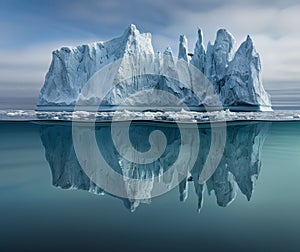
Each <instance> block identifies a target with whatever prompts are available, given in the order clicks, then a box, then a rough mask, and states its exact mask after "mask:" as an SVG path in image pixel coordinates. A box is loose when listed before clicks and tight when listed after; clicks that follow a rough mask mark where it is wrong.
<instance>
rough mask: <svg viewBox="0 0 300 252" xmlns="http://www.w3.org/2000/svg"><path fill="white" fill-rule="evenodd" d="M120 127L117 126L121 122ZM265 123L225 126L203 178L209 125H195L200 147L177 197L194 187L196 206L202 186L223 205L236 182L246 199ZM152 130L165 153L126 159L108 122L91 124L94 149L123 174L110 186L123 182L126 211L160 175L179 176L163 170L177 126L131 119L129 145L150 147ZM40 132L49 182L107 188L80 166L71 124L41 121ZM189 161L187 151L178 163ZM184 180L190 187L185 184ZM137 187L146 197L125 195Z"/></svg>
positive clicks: (176, 144)
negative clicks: (219, 149)
mask: <svg viewBox="0 0 300 252" xmlns="http://www.w3.org/2000/svg"><path fill="white" fill-rule="evenodd" d="M81 127H82V131H83V132H84V131H85V130H92V129H91V128H89V127H84V125H82V126H81ZM119 127H122V124H120V125H119ZM270 127H271V123H270V122H257V123H247V124H239V125H230V126H229V127H228V128H227V142H226V146H225V150H224V154H223V156H222V159H221V162H220V163H219V165H218V167H217V169H216V170H215V172H214V173H213V175H212V176H211V177H210V178H209V179H208V180H207V181H206V183H205V184H200V183H199V182H198V181H199V177H200V174H201V172H202V169H203V167H204V164H205V162H206V160H207V158H208V153H209V149H210V144H211V129H210V127H199V136H200V139H201V140H200V147H201V151H200V152H199V153H198V156H197V160H196V163H195V164H194V166H193V167H192V169H191V170H190V171H188V170H186V173H185V174H184V175H185V179H183V180H182V181H181V182H180V184H179V187H178V190H179V199H180V200H181V201H184V200H185V199H186V198H187V197H188V193H189V191H194V193H196V195H197V198H198V202H197V208H198V210H200V208H201V207H202V205H203V199H204V190H205V188H207V190H208V193H209V194H210V193H211V192H213V191H214V193H215V195H216V199H217V203H218V205H219V206H223V207H225V206H228V205H229V204H230V203H231V202H233V201H234V199H235V197H236V195H237V193H238V188H239V189H240V192H241V193H242V194H243V195H245V197H246V198H247V199H248V200H250V198H251V196H252V193H253V190H254V185H255V182H256V179H257V178H258V175H259V173H260V169H261V166H262V164H261V151H262V147H263V144H264V141H265V139H266V137H267V135H268V132H269V129H270ZM154 130H161V131H163V133H164V134H165V136H166V138H167V139H168V141H167V145H166V149H165V151H164V153H163V154H162V155H161V156H160V157H159V158H158V159H157V160H155V161H154V162H152V163H149V164H136V163H131V162H129V161H128V160H127V159H126V158H124V157H122V156H121V155H120V154H119V153H118V152H117V151H116V149H115V146H114V144H113V142H112V139H111V136H110V135H111V133H110V131H111V130H110V125H109V124H101V125H97V126H96V128H95V136H96V138H97V141H98V143H99V150H100V151H101V152H102V154H103V156H104V157H105V162H107V163H109V165H110V166H111V168H113V169H114V170H115V171H116V172H118V173H119V174H121V175H122V176H123V179H124V180H123V183H121V184H116V185H115V186H116V187H120V188H121V187H126V188H127V191H128V197H124V198H120V199H121V200H123V201H124V204H125V206H126V207H127V208H128V209H129V210H131V211H134V210H135V209H136V207H138V205H139V204H140V203H150V201H151V198H152V193H153V190H154V188H153V184H154V182H155V181H156V180H160V183H162V184H165V185H171V184H172V182H173V181H175V180H177V179H178V176H179V174H178V172H174V173H171V174H169V175H168V176H166V174H163V173H164V172H165V171H166V170H167V169H169V166H170V165H171V164H172V163H174V161H175V160H176V159H177V158H178V153H179V149H180V148H181V146H180V145H181V137H180V131H179V129H178V127H165V126H164V125H163V124H155V123H147V124H143V123H133V125H132V127H131V130H130V135H131V139H132V140H133V145H134V147H135V148H136V149H137V150H141V151H145V150H147V149H148V148H149V142H148V141H147V137H148V136H149V135H150V133H151V132H153V131H154ZM184 130H185V131H190V128H189V127H186V128H185V129H184ZM40 137H41V141H42V143H43V146H44V148H45V155H46V159H47V161H48V163H49V166H50V169H51V173H52V183H53V185H54V186H56V187H60V188H63V189H75V190H76V189H77V190H85V191H89V192H91V193H94V194H107V192H105V190H104V189H103V188H100V187H98V186H97V185H96V184H95V183H94V182H93V181H91V179H90V178H89V177H88V176H87V175H86V173H85V172H84V170H83V169H82V167H81V166H80V164H79V162H78V157H77V156H76V153H75V151H74V144H73V140H72V127H71V125H70V124H55V125H54V124H51V123H43V124H41V127H40ZM185 144H190V143H185ZM85 146H86V148H87V153H92V148H91V147H90V145H89V144H86V145H85ZM122 148H123V149H124V150H127V149H130V148H129V146H127V145H126V144H125V145H122ZM62 153H63V154H62ZM89 158H94V156H93V155H92V154H91V155H90V157H89ZM189 162H191V160H190V159H189V158H188V154H187V156H186V158H185V159H183V160H182V161H181V162H180V166H181V165H182V166H184V167H187V166H188V163H189ZM103 166H104V163H99V164H98V168H99V169H102V167H103ZM176 171H177V170H176ZM108 177H109V176H105V178H106V179H107V181H108V182H107V183H109V181H111V180H109V179H108ZM128 178H134V179H146V178H147V179H148V181H149V182H148V183H146V184H144V186H143V187H135V184H134V183H132V181H130V180H129V179H128ZM189 182H191V183H189ZM189 184H190V187H191V188H188V187H189ZM139 192H142V193H143V194H144V195H145V199H138V200H137V199H131V198H130V196H129V195H132V193H136V194H138V193H139ZM112 196H113V195H112ZM113 197H116V196H113Z"/></svg>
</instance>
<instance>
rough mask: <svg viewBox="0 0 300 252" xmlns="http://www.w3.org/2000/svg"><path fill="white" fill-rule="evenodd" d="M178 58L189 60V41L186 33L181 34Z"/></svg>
mask: <svg viewBox="0 0 300 252" xmlns="http://www.w3.org/2000/svg"><path fill="white" fill-rule="evenodd" d="M178 59H183V60H184V61H187V62H188V42H187V38H186V36H185V35H180V36H179V52H178Z"/></svg>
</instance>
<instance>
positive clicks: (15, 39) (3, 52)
mask: <svg viewBox="0 0 300 252" xmlns="http://www.w3.org/2000/svg"><path fill="white" fill-rule="evenodd" d="M297 2H298V1H296V0H295V1H293V0H287V1H280V0H275V1H268V0H267V1H259V0H253V1H251V2H242V3H241V1H237V0H230V1H218V0H205V1H194V0H186V1H179V0H164V1H161V0H160V1H158V0H145V1H140V0H129V1H122V0H109V1H108V0H104V1H96V0H91V1H79V0H74V1H72V4H70V2H69V1H66V0H62V1H59V2H55V1H49V2H47V1H34V0H31V1H26V2H24V1H16V0H12V1H9V2H7V4H6V5H3V4H2V3H0V7H1V8H0V21H1V22H0V32H1V34H3V36H2V37H1V41H0V92H1V93H4V92H8V91H9V92H21V93H22V94H24V93H28V94H29V93H30V92H33V93H38V90H39V89H40V87H41V85H42V83H43V81H44V76H45V74H46V72H47V70H48V67H49V65H50V61H51V51H52V50H54V49H56V48H60V47H62V46H64V45H78V44H82V43H87V42H92V41H95V40H99V39H101V40H107V39H109V38H112V37H116V36H118V35H120V34H121V33H122V32H123V30H124V29H125V27H126V26H128V25H129V24H130V23H136V24H137V26H138V28H139V29H140V30H141V31H143V32H151V33H152V35H153V45H154V47H155V49H156V50H160V51H163V50H164V49H165V48H166V47H167V46H171V47H172V50H173V52H174V55H177V52H178V37H179V35H180V34H185V35H187V36H188V39H189V50H190V51H193V49H194V45H195V42H196V35H197V26H199V27H201V28H202V29H203V31H204V41H205V44H207V42H208V40H212V41H213V40H214V39H215V34H216V31H217V29H219V28H221V27H225V28H227V29H228V30H229V31H230V32H231V33H232V34H233V35H234V36H235V37H236V39H237V42H238V44H240V43H241V42H242V41H243V40H244V39H245V38H246V35H247V34H250V35H251V36H252V37H253V40H254V43H255V45H256V48H257V50H258V51H259V53H260V54H261V58H262V63H263V77H264V80H266V81H267V82H269V83H271V82H272V81H274V82H275V81H277V82H278V81H282V82H284V81H300V71H299V69H300V31H299V29H298V19H299V17H298V16H299V13H300V5H299V4H298V3H297ZM30 90H31V91H30Z"/></svg>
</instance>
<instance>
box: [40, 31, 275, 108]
mask: <svg viewBox="0 0 300 252" xmlns="http://www.w3.org/2000/svg"><path fill="white" fill-rule="evenodd" d="M234 43H235V40H234V38H233V36H232V35H231V34H230V33H229V32H228V31H226V30H225V29H220V30H218V32H217V36H216V40H215V42H214V44H213V45H212V44H211V43H210V42H209V44H208V46H207V49H206V50H205V48H204V46H203V35H202V31H201V30H200V29H198V40H197V43H196V46H195V49H194V53H193V54H190V53H189V52H188V47H187V38H186V37H185V36H184V35H181V36H180V40H179V54H178V61H177V63H176V60H175V57H173V54H172V50H171V49H170V48H167V49H166V51H165V52H164V53H154V49H153V47H152V43H151V34H150V33H140V32H139V31H138V29H137V28H136V27H135V25H130V26H129V27H128V28H127V29H126V30H125V32H124V33H123V35H122V36H121V37H118V38H115V39H112V40H110V41H107V42H95V43H91V44H87V45H81V46H77V47H63V48H61V49H60V50H56V51H54V52H53V54H52V62H51V65H50V68H49V71H48V73H47V75H46V78H45V83H44V85H43V87H42V89H41V92H40V95H39V100H38V104H37V105H38V109H39V110H43V109H48V110H52V109H54V107H55V106H56V107H60V106H67V109H69V110H72V106H74V105H75V104H76V103H77V102H78V100H81V102H82V104H85V105H87V106H97V107H98V104H97V102H98V101H99V97H97V95H98V94H97V92H94V91H95V90H89V91H88V92H82V91H83V88H84V87H85V85H86V83H87V82H88V81H89V80H90V79H91V78H92V77H93V76H94V75H95V74H96V73H97V72H98V71H99V70H101V69H104V68H105V66H109V65H110V64H111V63H115V62H119V63H118V64H119V65H118V68H117V69H116V79H115V80H114V81H113V82H114V86H113V87H112V88H111V90H109V92H108V93H106V94H105V98H104V100H103V101H102V103H101V104H102V105H104V106H112V109H113V108H114V107H113V106H119V105H121V104H122V102H123V101H124V100H125V99H127V98H128V97H129V96H134V94H135V93H136V92H139V91H145V93H146V92H148V93H147V94H146V95H144V96H138V97H135V98H134V99H131V100H130V99H129V100H130V101H131V102H130V103H129V104H128V105H129V107H130V108H131V109H132V110H134V108H135V106H136V107H138V106H140V105H141V104H143V106H144V107H146V109H151V108H155V107H160V106H163V107H166V105H167V104H165V103H167V102H165V103H159V104H157V101H152V98H153V97H154V95H155V92H153V90H155V89H160V90H164V91H167V92H170V93H171V94H173V95H175V96H177V97H178V98H179V99H180V100H182V101H183V102H184V103H185V104H186V105H187V106H188V107H192V108H193V110H201V111H202V110H203V105H204V106H206V107H207V106H208V107H210V106H214V104H213V102H215V101H216V100H217V97H219V99H220V101H221V102H222V106H223V107H224V108H225V109H227V108H229V109H234V110H237V111H239V110H244V109H243V107H247V110H248V111H251V110H255V111H257V110H268V109H270V108H271V101H270V97H269V95H268V94H267V93H266V91H265V90H264V88H263V85H262V79H261V63H260V58H259V54H258V53H257V52H256V50H255V48H254V45H253V42H252V40H251V38H250V37H249V36H248V37H247V39H246V41H245V42H243V43H242V45H241V46H240V48H239V49H238V50H237V52H235V51H234ZM132 57H133V58H134V62H133V61H132V60H130V59H131V58H132ZM190 57H191V58H190ZM139 62H147V64H145V65H141V64H140V63H139ZM183 62H185V63H183ZM192 66H193V67H194V68H195V69H198V70H199V72H202V73H203V74H204V75H205V76H206V78H207V79H208V80H209V81H210V82H211V84H212V86H213V89H212V90H214V92H212V91H211V90H210V89H208V88H207V84H203V83H201V82H202V81H203V78H202V77H201V78H195V76H193V74H194V73H195V71H194V70H193V69H191V68H192ZM145 68H149V69H145ZM150 68H151V69H150ZM149 72H150V73H151V74H147V73H149ZM179 72H181V73H184V78H185V79H186V80H190V82H191V83H190V85H189V87H190V88H194V89H193V90H192V91H191V90H189V89H188V88H186V87H185V86H183V85H182V83H181V79H180V78H179V81H178V80H177V79H178V73H179ZM128 73H130V74H129V76H133V77H131V78H129V79H126V76H128ZM165 73H167V76H168V77H166V76H164V75H163V74H165ZM134 75H135V76H134ZM181 75H182V74H181ZM179 77H180V76H179ZM118 80H120V81H119V82H118ZM99 89H101V87H98V88H97V90H99ZM149 90H150V91H149ZM195 90H196V91H195ZM193 91H194V92H193ZM145 97H150V98H147V100H145ZM199 99H200V100H199ZM156 105H157V106H156ZM176 106H181V105H180V104H175V105H174V104H169V106H167V107H176ZM100 110H102V109H101V107H100Z"/></svg>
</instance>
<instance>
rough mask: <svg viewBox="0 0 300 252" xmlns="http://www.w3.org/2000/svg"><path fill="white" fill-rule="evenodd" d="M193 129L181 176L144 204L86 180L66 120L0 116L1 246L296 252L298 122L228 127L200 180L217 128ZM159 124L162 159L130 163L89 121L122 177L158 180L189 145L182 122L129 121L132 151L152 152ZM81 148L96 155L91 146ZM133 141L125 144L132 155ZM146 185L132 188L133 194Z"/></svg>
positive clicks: (107, 129) (102, 127)
mask: <svg viewBox="0 0 300 252" xmlns="http://www.w3.org/2000/svg"><path fill="white" fill-rule="evenodd" d="M117 125H118V124H117ZM119 126H120V127H122V123H120V124H119ZM81 127H82V128H81V129H80V132H83V133H84V132H88V131H89V130H90V128H88V127H86V126H85V125H84V124H83V125H81ZM197 128H198V132H199V136H200V142H199V151H198V152H197V158H196V161H195V163H194V165H192V167H190V170H187V171H186V174H185V175H186V176H184V177H185V178H184V179H183V180H181V182H180V183H179V185H177V186H174V188H171V189H170V190H169V191H167V192H165V193H162V194H161V195H158V196H157V197H153V198H149V195H151V192H149V193H150V194H147V195H145V198H147V197H148V198H147V199H144V200H143V199H126V198H122V197H119V196H117V195H113V194H111V193H107V192H106V191H105V188H104V189H103V188H101V187H99V186H97V185H96V184H95V183H94V182H93V181H91V180H90V177H89V176H87V174H86V171H85V170H84V169H83V168H82V166H81V162H79V161H78V154H77V153H76V151H75V150H74V138H73V135H72V123H71V122H60V121H52V122H51V121H42V122H41V121H28V122H24V121H18V122H17V121H0V202H1V203H0V206H1V207H0V226H1V228H0V251H196V250H197V251H255V252H257V251H272V252H273V251H289V252H290V251H300V239H299V233H300V197H299V193H300V186H299V181H300V131H299V129H300V122H299V121H290V122H288V121H284V122H270V121H244V122H231V123H227V125H226V136H225V138H226V143H225V146H224V149H223V151H222V153H221V160H220V162H219V164H218V166H217V167H215V169H214V170H213V174H212V175H211V176H209V177H208V178H207V179H206V181H205V183H204V184H201V185H199V183H198V178H199V177H200V174H201V172H202V171H203V167H204V164H205V160H207V159H208V157H209V151H210V147H211V146H212V140H211V139H212V135H213V129H212V127H211V126H210V125H209V124H201V125H200V124H198V125H197ZM156 130H157V131H161V132H163V134H164V135H165V137H166V148H165V151H164V152H163V154H162V156H161V158H159V159H158V161H154V162H152V163H149V164H140V165H134V166H131V165H130V164H129V161H128V160H126V159H125V158H123V157H122V155H120V153H118V152H117V151H116V149H115V147H114V143H113V142H112V141H111V140H109V139H110V133H111V124H110V123H107V122H106V123H97V124H96V126H95V127H94V133H95V137H96V140H97V143H98V146H99V151H101V152H102V154H103V157H104V159H105V160H106V161H107V163H108V164H110V166H111V167H112V168H113V169H114V170H115V171H116V172H117V173H118V174H120V175H124V174H125V173H126V176H125V175H124V177H125V180H126V178H128V177H129V178H133V179H145V178H150V181H151V179H152V178H154V179H157V178H159V177H160V176H161V174H162V173H164V172H166V171H168V169H169V168H168V166H171V165H172V164H174V163H175V162H176V160H177V159H178V156H179V152H180V148H181V147H182V145H183V144H189V143H186V142H184V141H183V140H182V138H181V134H182V133H184V132H185V133H186V132H189V131H190V129H189V128H188V126H184V127H183V128H182V129H180V128H178V127H177V126H176V125H174V124H170V123H157V122H155V123H154V122H147V123H145V122H133V123H132V124H131V126H130V131H129V138H130V140H131V142H132V145H133V147H134V148H135V149H136V150H138V151H140V152H145V151H147V150H149V148H151V146H150V144H149V136H150V134H151V132H153V131H156ZM181 130H182V131H181ZM84 136H85V135H84V134H83V135H82V137H84ZM218 136H219V137H221V138H222V136H223V137H224V135H222V133H221V135H218ZM82 139H83V140H84V138H82ZM218 139H219V138H218ZM83 142H84V141H83ZM187 146H188V145H187ZM220 146H221V145H220ZM82 147H83V148H84V150H86V153H87V154H86V155H87V158H88V160H93V159H94V158H95V156H94V155H93V152H92V149H90V146H89V145H84V146H82ZM129 147H130V146H123V150H127V149H128V150H129V151H128V152H129V155H130V150H131V149H130V148H129ZM128 152H127V154H128ZM192 152H193V151H191V153H192ZM191 153H188V152H186V153H185V154H184V155H185V156H186V159H184V160H182V161H181V164H183V166H184V165H185V164H186V166H189V164H190V162H191V160H190V159H189V155H190V154H191ZM192 164H193V163H192ZM103 165H104V164H102V163H97V166H99V167H102V166H103ZM130 169H131V170H133V172H131V170H130ZM172 179H173V178H166V179H162V183H164V184H165V185H168V184H171V181H172ZM125 184H126V183H125ZM108 185H113V184H109V183H108ZM115 186H118V185H115ZM149 188H150V189H151V185H150V186H149V185H148V187H147V186H146V187H144V188H131V190H132V191H131V194H130V195H131V197H132V195H133V196H134V195H135V193H138V191H139V190H145V191H147V190H148V189H149ZM150 189H149V190H150ZM150 191H151V190H150Z"/></svg>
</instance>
